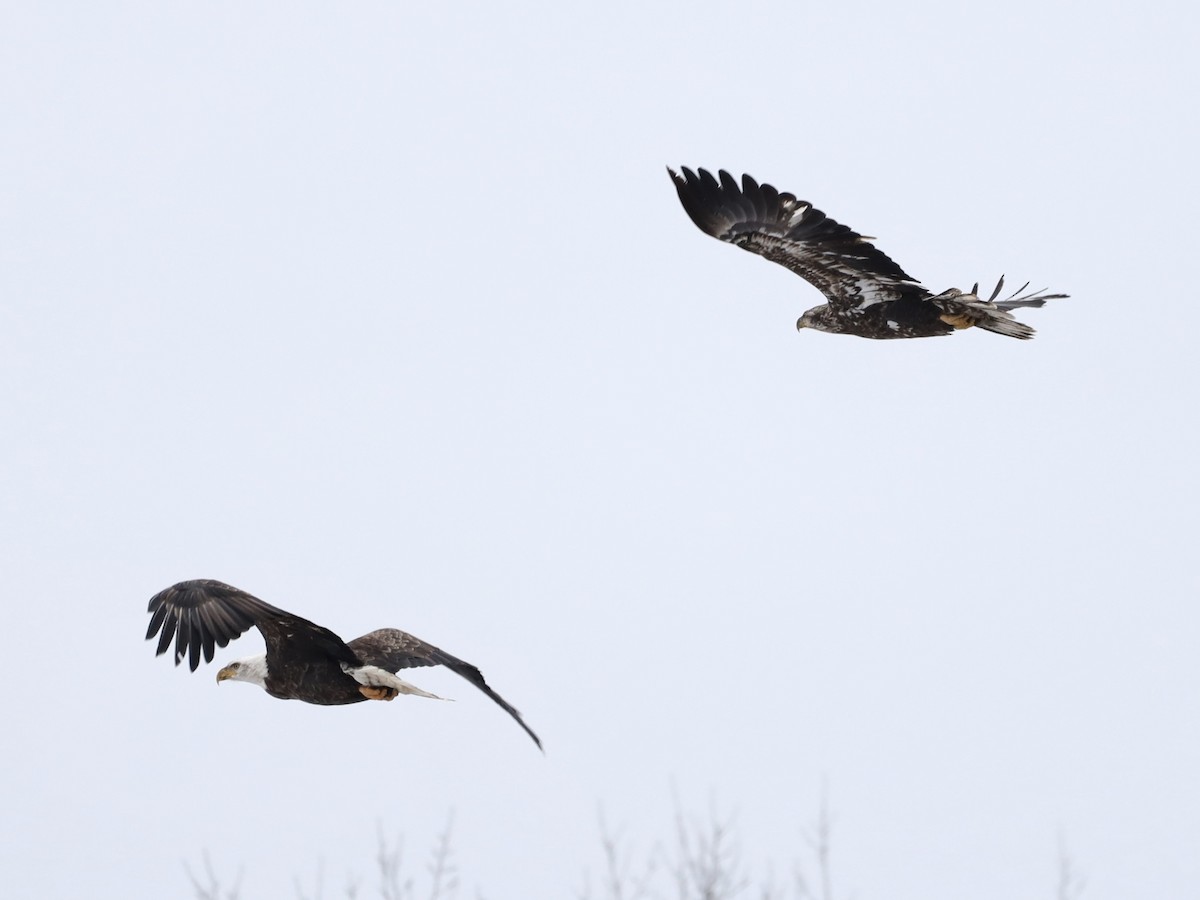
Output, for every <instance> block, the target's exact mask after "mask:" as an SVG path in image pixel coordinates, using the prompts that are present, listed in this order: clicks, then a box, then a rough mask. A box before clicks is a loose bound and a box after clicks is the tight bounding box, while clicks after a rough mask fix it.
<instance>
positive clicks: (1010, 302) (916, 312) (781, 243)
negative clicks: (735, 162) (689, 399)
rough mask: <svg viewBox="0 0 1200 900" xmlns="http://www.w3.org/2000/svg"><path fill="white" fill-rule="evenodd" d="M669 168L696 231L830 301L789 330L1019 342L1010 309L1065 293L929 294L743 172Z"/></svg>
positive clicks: (848, 233) (850, 235)
mask: <svg viewBox="0 0 1200 900" xmlns="http://www.w3.org/2000/svg"><path fill="white" fill-rule="evenodd" d="M667 172H668V173H669V174H670V176H671V180H672V181H673V182H674V184H675V190H676V191H677V192H678V194H679V201H680V202H681V203H682V204H683V208H684V210H685V211H686V212H687V214H688V216H690V217H691V220H692V221H693V222H695V223H696V227H698V228H699V229H700V230H701V231H703V232H704V233H705V234H709V235H712V236H713V237H715V238H717V239H718V240H722V241H725V242H726V243H730V244H734V245H735V246H738V247H741V248H742V249H743V250H749V251H750V252H751V253H757V254H758V255H759V256H762V257H763V258H764V259H769V260H770V261H771V262H775V263H779V264H780V265H782V266H785V267H786V268H788V269H790V270H791V271H793V272H795V273H796V274H797V275H799V276H800V277H801V278H803V279H804V280H805V281H807V282H808V283H809V284H812V285H813V286H814V287H816V288H817V289H818V290H820V291H821V293H823V294H824V295H825V297H826V299H827V300H828V303H826V304H825V305H823V306H817V307H814V308H813V309H810V310H809V311H808V312H806V313H805V314H804V315H803V316H801V317H800V319H799V320H798V321H797V322H796V327H797V328H814V329H816V330H818V331H829V332H833V333H835V334H853V335H857V336H858V337H865V338H875V339H891V338H915V337H934V336H937V335H942V334H951V333H952V332H954V331H955V330H958V329H962V328H970V327H971V326H978V327H980V328H984V329H986V330H988V331H994V332H996V333H997V334H1003V335H1007V336H1008V337H1015V338H1020V339H1022V340H1024V339H1027V338H1031V337H1033V335H1034V330H1033V329H1032V328H1030V327H1029V326H1028V325H1025V324H1024V323H1022V322H1018V321H1017V320H1016V319H1014V318H1013V316H1012V313H1011V310H1014V309H1017V308H1019V307H1024V306H1042V305H1043V304H1044V303H1045V302H1046V301H1047V300H1054V299H1058V298H1062V297H1066V296H1067V295H1066V294H1047V293H1045V292H1042V291H1038V292H1035V293H1032V294H1025V295H1023V296H1019V295H1020V294H1021V291H1023V290H1025V288H1024V287H1023V288H1021V291H1017V292H1016V293H1014V294H1013V295H1012V296H1011V297H1009V298H1007V299H1005V300H997V299H996V298H997V297H998V296H999V295H1000V291H1001V289H1002V288H1003V286H1004V279H1003V278H1001V279H1000V282H999V284H997V285H996V289H995V290H994V291H993V292H992V295H991V296H990V297H989V298H988V299H987V300H984V299H982V298H981V297H979V295H978V293H977V292H978V290H979V285H978V284H976V285H975V287H973V288H972V289H971V291H970V292H969V293H964V292H963V291H960V290H958V289H957V288H950V289H949V290H947V291H943V292H942V293H940V294H936V295H935V294H933V293H932V292H931V291H929V290H928V289H927V288H925V287H923V286H922V285H921V284H920V283H919V282H917V281H916V280H915V279H913V278H912V277H911V276H909V275H908V274H907V273H906V272H905V271H904V270H903V269H901V268H900V266H898V265H897V264H896V263H895V262H894V261H893V260H892V259H891V258H890V257H889V256H888V255H887V254H885V253H884V252H882V251H881V250H879V249H878V248H877V247H875V246H874V245H873V244H871V243H870V239H869V238H865V237H863V236H862V235H860V234H858V233H857V232H855V231H853V230H852V229H850V228H848V227H847V226H845V225H842V224H840V223H838V222H835V221H834V220H833V219H831V218H829V217H828V216H826V215H825V214H824V213H823V212H821V211H820V210H818V209H814V208H813V206H812V204H810V203H806V202H804V201H803V200H797V199H796V197H795V196H794V195H793V194H787V193H781V192H780V191H777V190H776V189H775V188H774V187H772V186H771V185H769V184H762V185H760V184H758V182H756V181H755V180H754V179H753V178H751V177H750V176H749V175H743V176H742V182H741V185H740V186H739V185H738V182H737V181H736V180H735V179H734V178H733V176H732V175H730V174H729V173H728V172H726V171H724V170H721V171H720V172H719V180H718V178H714V177H713V176H712V175H711V174H710V173H709V172H707V171H706V170H704V169H700V170H699V171H698V172H693V171H692V170H691V169H687V168H684V169H683V170H682V174H678V173H676V172H674V171H672V170H671V169H667ZM1028 286H1029V285H1028V284H1026V285H1025V287H1028Z"/></svg>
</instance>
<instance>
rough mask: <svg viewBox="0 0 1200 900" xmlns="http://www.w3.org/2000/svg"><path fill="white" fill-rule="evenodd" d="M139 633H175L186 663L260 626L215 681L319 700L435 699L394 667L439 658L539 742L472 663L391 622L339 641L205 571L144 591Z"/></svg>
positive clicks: (161, 649)
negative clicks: (251, 649)
mask: <svg viewBox="0 0 1200 900" xmlns="http://www.w3.org/2000/svg"><path fill="white" fill-rule="evenodd" d="M148 611H149V613H150V627H149V629H147V631H146V639H147V640H151V639H153V638H154V636H155V635H159V639H158V651H157V654H156V655H160V656H161V655H162V654H163V653H165V652H166V651H167V648H168V647H170V646H171V638H172V637H174V639H175V665H179V663H180V662H182V661H183V658H184V657H185V656H186V657H187V658H188V663H189V665H190V666H191V669H192V671H193V672H194V671H196V667H197V666H199V665H200V654H201V653H202V652H203V654H204V659H205V661H206V662H212V658H213V649H214V647H224V646H225V645H226V644H228V643H229V642H230V641H232V640H233V639H234V638H236V637H239V636H240V635H241V634H243V633H244V632H245V631H247V630H249V628H250V626H252V625H253V626H254V627H256V628H257V629H258V630H259V631H261V632H262V636H263V639H264V640H265V641H266V644H267V652H266V653H265V654H261V655H259V656H252V657H250V658H249V659H242V660H238V661H237V662H232V663H230V664H229V665H227V666H225V668H223V669H221V671H220V672H218V673H217V683H218V684H219V683H220V682H222V681H226V680H232V681H248V682H250V683H251V684H257V685H258V686H259V687H261V688H264V689H265V690H266V692H267V693H268V694H270V695H271V696H272V697H278V698H279V699H281V700H303V701H304V702H305V703H317V704H320V705H322V706H334V705H340V704H345V703H359V702H361V701H363V700H392V699H394V698H395V697H396V696H397V695H398V694H416V695H417V696H418V697H430V698H432V699H434V700H440V699H442V698H440V697H438V696H437V695H436V694H430V693H427V692H426V691H423V690H421V689H420V688H419V687H416V686H415V685H412V684H409V683H408V682H407V681H404V680H403V679H400V678H397V677H396V675H395V673H396V672H398V671H399V670H400V669H411V668H416V667H418V666H445V667H446V668H447V669H450V670H451V671H452V672H456V673H458V674H459V675H461V676H462V677H463V678H465V679H467V681H469V682H471V684H473V685H475V687H477V688H479V689H480V690H481V691H483V692H484V693H485V694H487V695H488V696H489V697H491V698H492V700H494V701H495V702H496V703H497V704H498V705H499V706H500V708H501V709H503V710H504V711H505V712H506V713H508V714H509V715H510V716H512V717H513V718H514V719H516V720H517V724H518V725H520V726H521V727H522V728H524V729H525V733H526V734H528V735H529V736H530V737H531V738H533V742H534V743H535V744H537V745H538V747H539V748H540V747H541V746H542V742H541V741H540V740H538V736H537V735H536V734H534V733H533V730H532V729H531V728H530V727H529V726H528V725H526V724H525V721H524V720H523V719H522V718H521V714H520V713H519V712H517V711H516V710H515V709H513V708H512V707H511V706H510V705H509V704H508V702H507V701H506V700H505V699H504V698H503V697H501V696H500V695H499V694H497V693H496V692H495V691H493V690H492V689H491V688H490V687H488V684H487V682H486V681H484V680H483V675H482V674H481V673H480V671H479V670H478V669H477V668H475V667H474V666H473V665H471V664H470V663H467V662H463V661H462V660H461V659H458V658H456V657H453V656H451V655H450V654H449V653H447V652H446V651H444V650H439V649H438V648H437V647H435V646H433V645H432V644H427V643H425V642H424V641H422V640H420V639H419V638H415V637H413V636H412V635H411V634H406V633H405V632H403V631H399V630H397V629H395V628H380V629H379V630H378V631H372V632H371V633H370V634H364V635H363V636H362V637H360V638H355V639H354V640H352V641H343V640H342V639H341V638H340V637H338V636H337V635H336V634H334V633H333V632H332V631H330V630H329V629H328V628H323V627H322V626H320V625H316V624H314V623H312V622H310V621H308V620H307V619H302V618H300V617H299V616H295V615H292V614H291V613H289V612H284V611H283V610H282V609H279V608H278V607H275V606H272V605H271V604H269V603H264V602H263V601H262V600H259V599H258V598H257V597H254V596H251V595H250V594H247V593H246V592H245V591H239V590H238V589H237V588H235V587H231V586H230V585H228V584H224V583H223V582H220V581H213V580H212V579H207V578H206V579H200V580H198V581H181V582H180V583H179V584H176V585H174V586H172V587H169V588H167V589H166V590H165V591H159V592H158V593H157V594H155V595H154V596H153V597H151V598H150V606H149V609H148Z"/></svg>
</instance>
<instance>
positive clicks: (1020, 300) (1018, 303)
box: [971, 275, 1069, 309]
mask: <svg viewBox="0 0 1200 900" xmlns="http://www.w3.org/2000/svg"><path fill="white" fill-rule="evenodd" d="M1028 287H1029V282H1028V281H1027V282H1025V283H1024V284H1023V285H1021V286H1020V287H1019V288H1017V289H1016V290H1015V291H1013V292H1012V294H1011V295H1009V297H1008V299H1007V300H997V299H996V298H997V297H999V296H1000V292H1001V291H1002V290H1004V276H1003V275H1001V276H1000V280H999V281H998V282H996V288H995V290H993V291H992V296H990V297H988V298H987V302H988V303H994V304H995V305H996V306H998V307H1000V309H1019V308H1021V307H1022V306H1030V307H1039V306H1045V305H1046V301H1047V300H1062V299H1064V298H1065V297H1067V296H1069V295H1067V294H1047V293H1046V288H1042V289H1041V290H1040V291H1033V292H1031V293H1028V294H1026V293H1023V292H1024V291H1025V289H1026V288H1028ZM971 293H972V294H975V295H976V296H978V295H979V289H978V286H976V288H975V289H973V290H972V291H971Z"/></svg>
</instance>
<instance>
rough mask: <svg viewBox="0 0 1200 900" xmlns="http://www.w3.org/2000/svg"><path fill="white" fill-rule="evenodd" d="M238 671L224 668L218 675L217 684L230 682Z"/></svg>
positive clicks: (231, 667)
mask: <svg viewBox="0 0 1200 900" xmlns="http://www.w3.org/2000/svg"><path fill="white" fill-rule="evenodd" d="M236 671H237V669H235V668H234V667H233V666H226V667H225V668H223V669H222V670H221V671H220V672H218V673H217V684H220V683H221V682H222V681H228V680H229V679H230V678H232V677H233V673H234V672H236Z"/></svg>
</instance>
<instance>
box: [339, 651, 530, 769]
mask: <svg viewBox="0 0 1200 900" xmlns="http://www.w3.org/2000/svg"><path fill="white" fill-rule="evenodd" d="M348 646H349V647H350V649H351V650H353V651H354V653H355V655H356V656H358V658H359V659H361V660H362V661H363V663H364V664H366V665H370V666H379V668H381V669H387V670H388V671H389V672H392V673H395V672H399V671H400V670H401V669H413V668H418V667H421V666H445V667H446V668H447V669H449V670H450V671H452V672H455V673H456V674H458V675H461V676H462V677H463V678H465V679H467V681H469V682H471V684H473V685H475V687H477V688H479V690H481V691H483V692H484V693H485V694H487V695H488V696H489V697H491V698H492V700H493V701H494V702H495V703H496V704H497V705H498V706H499V707H500V708H501V709H503V710H504V711H505V712H506V713H508V714H509V715H510V716H512V717H513V718H514V719H516V721H517V724H518V725H520V726H521V727H522V728H524V729H525V733H526V734H528V735H529V736H530V737H531V738H533V742H534V743H535V744H537V745H538V747H539V748H541V746H542V742H541V740H540V739H539V738H538V736H537V735H536V734H534V733H533V729H531V728H530V727H529V726H528V725H526V724H525V720H524V719H522V718H521V714H520V713H519V712H517V711H516V709H514V708H513V707H512V706H511V705H510V704H509V702H508V701H507V700H505V699H504V698H503V697H501V696H500V695H499V694H497V693H496V692H495V691H493V690H492V689H491V688H490V687H489V686H488V683H487V682H486V681H484V680H483V673H482V672H480V671H479V669H477V668H475V666H473V665H471V664H470V663H469V662H463V661H462V660H461V659H459V658H458V657H456V656H451V655H450V654H449V653H447V652H446V651H445V650H442V649H439V648H438V647H435V646H433V644H427V643H425V641H423V640H421V639H420V638H417V637H413V636H412V635H411V634H408V633H407V632H404V631H400V630H399V629H397V628H380V629H379V630H378V631H372V632H371V633H370V634H364V635H363V636H362V637H359V638H355V639H354V640H352V641H349V642H348Z"/></svg>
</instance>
